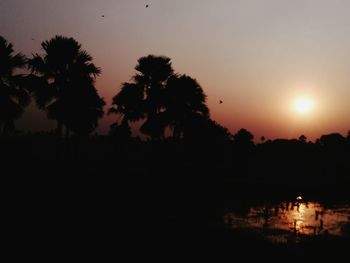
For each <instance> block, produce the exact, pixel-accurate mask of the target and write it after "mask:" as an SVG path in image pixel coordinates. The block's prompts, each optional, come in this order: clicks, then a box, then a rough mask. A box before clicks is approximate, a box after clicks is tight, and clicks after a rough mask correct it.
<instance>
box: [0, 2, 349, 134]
mask: <svg viewBox="0 0 350 263" xmlns="http://www.w3.org/2000/svg"><path fill="white" fill-rule="evenodd" d="M146 4H148V5H149V7H148V8H146ZM349 10H350V0H293V1H291V0H216V1H212V0H99V1H97V0H49V1H47V0H0V35H2V36H3V37H5V38H6V39H7V40H8V41H10V42H11V43H13V45H14V49H15V51H16V52H22V53H24V54H25V55H27V56H29V57H30V56H31V54H33V53H39V54H40V53H42V50H41V48H40V43H41V42H42V41H44V40H48V39H50V38H52V37H54V36H55V35H64V36H67V37H73V38H75V39H76V40H77V41H79V42H80V43H81V44H82V47H83V49H85V50H87V51H88V52H89V53H90V54H91V55H92V56H93V58H94V63H95V64H96V65H97V66H99V67H101V69H102V74H101V76H100V77H98V79H97V82H96V87H97V89H98V91H99V94H100V95H101V96H103V97H104V98H105V100H106V102H107V105H108V106H110V103H111V98H112V96H114V95H115V94H116V93H117V92H118V91H119V90H120V85H121V83H122V82H126V81H129V80H130V78H131V76H132V75H133V74H134V73H135V70H134V67H135V65H136V63H137V59H138V58H140V57H142V56H146V55H148V54H154V55H165V56H168V57H170V58H171V59H172V65H173V67H174V69H175V71H176V72H178V73H182V74H183V73H185V74H187V75H190V76H191V77H193V78H195V79H197V81H198V82H199V83H200V85H201V86H202V87H203V89H204V91H205V93H206V94H207V96H208V99H207V102H208V106H209V108H210V111H211V117H212V119H214V120H216V121H217V122H219V123H220V124H221V125H223V126H225V127H227V128H228V129H229V130H230V131H231V132H232V133H235V132H237V130H238V129H240V128H246V129H248V130H249V131H251V132H252V133H253V134H254V135H255V138H260V136H265V137H266V138H267V139H274V138H295V137H299V136H300V135H301V134H304V135H306V137H307V138H308V139H310V140H314V139H315V138H318V137H319V136H320V135H322V134H327V133H332V132H339V133H342V134H343V135H346V134H347V131H348V130H349V129H350V103H349V102H350V74H349V73H350V16H349ZM102 15H104V17H102ZM32 39H34V40H32ZM298 98H299V99H300V98H303V99H304V100H306V101H307V103H309V104H310V105H312V106H311V107H310V109H309V110H306V111H303V110H300V109H298V108H296V106H295V105H300V101H299V102H298V101H297V100H298ZM220 100H222V101H223V103H222V104H220V103H219V101H220ZM301 104H302V103H301ZM115 120H116V116H108V117H106V118H104V119H103V120H101V121H100V125H99V128H98V132H99V133H106V132H108V129H109V125H110V124H111V122H113V121H115ZM53 125H54V123H53V122H52V121H51V122H50V121H47V118H46V115H45V113H44V112H42V111H39V110H37V109H36V108H35V106H34V105H31V106H30V108H29V110H27V111H26V113H25V114H24V116H23V117H22V118H21V119H20V120H19V121H18V122H17V127H18V128H21V129H27V130H34V131H35V130H43V129H48V128H50V127H53Z"/></svg>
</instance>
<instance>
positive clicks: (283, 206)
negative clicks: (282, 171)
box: [224, 196, 350, 242]
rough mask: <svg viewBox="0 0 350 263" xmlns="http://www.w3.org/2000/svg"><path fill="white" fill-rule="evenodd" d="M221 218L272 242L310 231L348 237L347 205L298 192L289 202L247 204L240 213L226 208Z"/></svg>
mask: <svg viewBox="0 0 350 263" xmlns="http://www.w3.org/2000/svg"><path fill="white" fill-rule="evenodd" d="M224 222H225V224H227V225H229V226H230V227H232V228H234V229H244V230H247V231H253V232H256V233H258V234H261V235H263V237H265V238H266V239H268V240H270V241H273V242H289V241H298V240H300V238H302V237H305V236H311V235H312V236H318V235H334V236H347V237H350V205H332V206H325V205H322V204H321V203H319V202H308V201H306V200H303V198H302V197H301V196H299V197H297V198H296V199H295V200H294V201H292V202H281V203H277V204H266V205H263V206H256V207H250V208H249V209H248V210H246V211H245V212H243V213H242V212H229V213H227V214H225V215H224Z"/></svg>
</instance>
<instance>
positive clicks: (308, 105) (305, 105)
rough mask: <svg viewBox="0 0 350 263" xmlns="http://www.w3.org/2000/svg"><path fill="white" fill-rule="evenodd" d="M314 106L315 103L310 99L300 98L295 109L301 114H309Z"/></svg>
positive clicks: (295, 103) (295, 104)
mask: <svg viewBox="0 0 350 263" xmlns="http://www.w3.org/2000/svg"><path fill="white" fill-rule="evenodd" d="M313 106H314V103H313V101H312V100H311V99H309V98H298V99H296V100H295V102H294V109H295V111H296V112H298V113H300V114H307V113H309V112H310V111H311V110H312V108H313Z"/></svg>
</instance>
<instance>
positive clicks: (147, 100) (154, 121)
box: [134, 55, 173, 139]
mask: <svg viewBox="0 0 350 263" xmlns="http://www.w3.org/2000/svg"><path fill="white" fill-rule="evenodd" d="M135 69H136V70H137V71H138V72H137V73H136V75H135V76H134V81H135V84H136V85H137V86H140V87H141V88H142V89H143V91H144V94H145V96H144V102H143V111H144V112H145V115H146V121H145V123H144V124H143V125H142V126H141V131H142V132H143V133H145V134H147V135H149V136H151V137H152V139H155V138H160V137H162V136H163V135H164V124H163V121H162V119H161V118H160V115H159V113H160V112H161V111H162V110H163V109H164V89H165V85H166V81H167V80H168V78H169V77H170V76H171V75H172V74H173V68H172V65H171V59H170V58H168V57H165V56H154V55H149V56H147V57H141V58H140V59H139V60H138V64H137V65H136V67H135Z"/></svg>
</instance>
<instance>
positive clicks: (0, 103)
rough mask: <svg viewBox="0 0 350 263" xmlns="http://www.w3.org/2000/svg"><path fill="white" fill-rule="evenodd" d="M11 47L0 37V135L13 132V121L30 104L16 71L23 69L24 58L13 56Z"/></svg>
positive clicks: (18, 54) (19, 55)
mask: <svg viewBox="0 0 350 263" xmlns="http://www.w3.org/2000/svg"><path fill="white" fill-rule="evenodd" d="M13 52H14V50H13V46H12V44H11V43H8V42H7V41H6V39H5V38H3V37H2V36H0V133H4V132H10V131H12V130H14V121H15V120H16V119H18V118H19V117H20V116H21V115H22V114H23V111H24V107H25V106H27V105H28V104H29V102H30V97H29V94H28V92H27V91H26V89H25V88H24V87H23V79H24V76H23V75H22V74H16V70H18V69H22V68H24V67H25V65H26V63H25V57H24V56H23V55H22V54H21V53H17V54H13Z"/></svg>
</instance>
